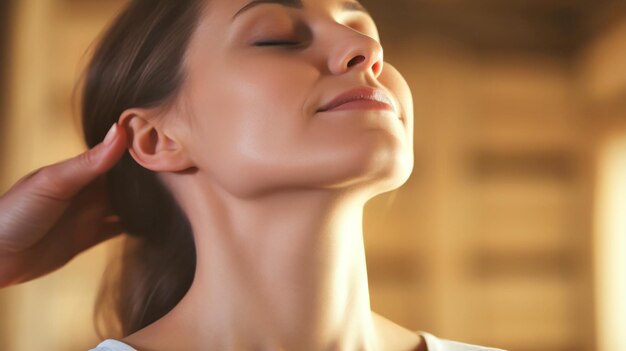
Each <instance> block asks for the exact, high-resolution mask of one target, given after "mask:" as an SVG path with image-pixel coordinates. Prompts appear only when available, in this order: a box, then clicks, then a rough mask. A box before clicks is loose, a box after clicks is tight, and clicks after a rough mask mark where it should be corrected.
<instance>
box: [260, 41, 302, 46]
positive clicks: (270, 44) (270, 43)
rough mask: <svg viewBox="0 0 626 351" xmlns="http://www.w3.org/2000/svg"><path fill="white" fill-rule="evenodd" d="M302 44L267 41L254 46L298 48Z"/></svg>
mask: <svg viewBox="0 0 626 351" xmlns="http://www.w3.org/2000/svg"><path fill="white" fill-rule="evenodd" d="M299 44H300V42H297V41H293V40H267V41H259V42H256V43H254V46H296V45H299Z"/></svg>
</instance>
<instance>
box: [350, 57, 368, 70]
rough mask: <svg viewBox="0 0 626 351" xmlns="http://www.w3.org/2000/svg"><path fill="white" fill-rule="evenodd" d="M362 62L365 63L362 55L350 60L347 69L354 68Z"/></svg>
mask: <svg viewBox="0 0 626 351" xmlns="http://www.w3.org/2000/svg"><path fill="white" fill-rule="evenodd" d="M363 61H365V56H363V55H359V56H356V57H354V58H353V59H352V60H350V62H348V68H351V67H354V66H356V65H358V64H359V63H361V62H363Z"/></svg>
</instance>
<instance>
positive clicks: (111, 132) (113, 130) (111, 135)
mask: <svg viewBox="0 0 626 351" xmlns="http://www.w3.org/2000/svg"><path fill="white" fill-rule="evenodd" d="M116 127H117V123H114V124H113V125H112V126H111V129H109V131H108V132H107V135H106V136H105V137H104V141H102V143H103V144H104V145H109V144H111V142H112V141H113V139H115V135H116V134H117V128H116Z"/></svg>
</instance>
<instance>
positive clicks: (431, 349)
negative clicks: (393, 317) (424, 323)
mask: <svg viewBox="0 0 626 351" xmlns="http://www.w3.org/2000/svg"><path fill="white" fill-rule="evenodd" d="M417 333H418V334H419V335H421V336H422V337H423V338H424V340H425V341H426V347H427V349H428V351H504V350H502V349H496V348H492V347H485V346H478V345H470V344H465V343H462V342H457V341H451V340H446V339H439V338H437V337H436V336H434V335H432V334H429V333H426V332H422V331H419V332H417Z"/></svg>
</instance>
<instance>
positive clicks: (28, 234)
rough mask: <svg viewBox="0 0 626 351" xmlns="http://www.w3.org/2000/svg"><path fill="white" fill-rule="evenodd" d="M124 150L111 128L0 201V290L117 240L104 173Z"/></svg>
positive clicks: (120, 134) (120, 133) (123, 140)
mask: <svg viewBox="0 0 626 351" xmlns="http://www.w3.org/2000/svg"><path fill="white" fill-rule="evenodd" d="M126 148H127V136H126V134H125V132H124V130H123V128H121V127H119V126H118V125H117V124H115V125H114V126H113V127H112V128H111V130H110V131H109V133H108V134H107V137H106V138H105V140H104V141H103V142H102V143H100V144H98V145H96V146H95V147H94V148H92V149H91V150H88V151H86V152H84V153H82V154H80V155H78V156H76V157H74V158H71V159H69V160H65V161H62V162H59V163H56V164H53V165H49V166H46V167H43V168H40V169H38V170H36V171H34V172H32V173H30V174H29V175H27V176H25V177H23V178H22V179H20V180H19V181H18V182H17V183H16V184H15V185H14V186H13V187H12V188H11V189H9V191H8V192H7V193H6V194H4V195H2V196H1V197H0V288H2V287H6V286H9V285H13V284H17V283H21V282H25V281H29V280H32V279H35V278H37V277H40V276H42V275H45V274H48V273H50V272H52V271H54V270H56V269H58V268H60V267H62V266H63V265H65V264H66V263H67V262H69V261H70V260H71V259H72V258H73V257H75V256H76V255H78V254H79V253H81V252H83V251H85V250H87V249H88V248H90V247H92V246H94V245H97V244H99V243H101V242H103V241H105V240H107V239H110V238H112V237H115V236H117V235H118V234H121V232H122V228H121V225H120V223H119V220H118V218H117V217H115V216H113V215H112V210H111V207H110V205H109V202H108V198H107V194H106V189H105V178H104V173H106V172H107V171H108V170H109V169H110V168H111V167H113V165H115V164H116V163H117V161H118V160H119V159H120V158H121V157H122V155H123V154H124V152H125V151H126Z"/></svg>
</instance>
